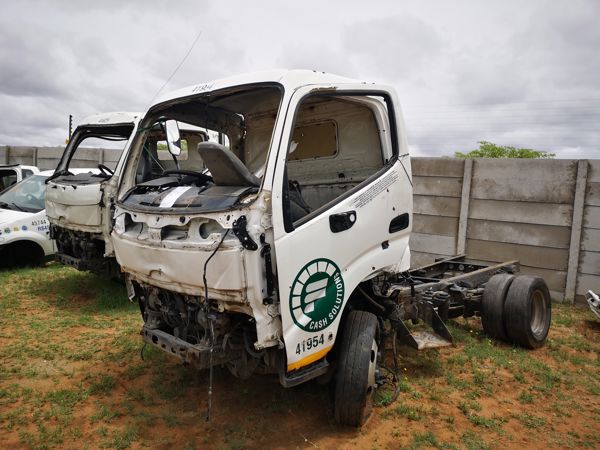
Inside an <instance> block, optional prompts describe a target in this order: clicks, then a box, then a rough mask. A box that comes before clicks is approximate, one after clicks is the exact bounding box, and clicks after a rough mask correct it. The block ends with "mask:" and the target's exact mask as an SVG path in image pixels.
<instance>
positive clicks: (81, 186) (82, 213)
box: [46, 112, 139, 276]
mask: <svg viewBox="0 0 600 450" xmlns="http://www.w3.org/2000/svg"><path fill="white" fill-rule="evenodd" d="M138 117H139V114H138V113H127V112H115V113H103V114H97V115H94V116H91V117H88V118H86V119H84V120H83V121H82V123H81V124H79V126H77V128H76V129H75V131H74V132H73V135H72V136H71V138H70V140H69V142H68V144H67V146H66V148H65V151H64V153H63V155H62V158H61V159H60V161H59V163H58V166H57V167H56V170H55V172H54V175H52V176H51V177H50V178H49V179H48V181H47V186H48V189H47V194H46V213H47V216H48V220H49V222H50V234H51V237H52V238H53V239H55V241H56V245H57V253H56V258H57V260H58V261H60V262H62V263H64V264H68V265H71V266H73V267H76V268H77V269H79V270H90V271H93V272H96V273H102V274H106V275H113V276H114V275H117V274H118V272H119V271H118V266H117V264H116V261H115V259H114V253H113V249H112V245H111V242H110V239H109V236H110V231H111V223H112V213H113V209H112V204H113V197H114V194H115V191H116V187H117V180H118V173H119V170H120V166H119V163H117V164H116V165H115V163H111V162H105V163H99V164H98V165H97V167H98V170H94V171H91V172H87V173H75V172H76V171H75V170H74V168H76V167H79V166H80V165H81V164H85V165H89V162H88V161H85V162H83V161H84V160H85V159H91V160H95V161H98V156H97V153H96V152H97V150H96V149H97V148H101V149H103V148H114V149H118V150H121V151H124V150H125V149H126V147H127V143H128V141H129V139H130V137H131V135H132V134H133V132H134V130H135V128H136V123H137V119H138ZM86 153H90V154H89V155H87V154H86Z"/></svg>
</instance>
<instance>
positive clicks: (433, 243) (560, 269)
mask: <svg viewBox="0 0 600 450" xmlns="http://www.w3.org/2000/svg"><path fill="white" fill-rule="evenodd" d="M413 176H414V185H415V196H414V201H415V216H414V228H413V230H414V234H413V237H412V239H411V249H412V251H413V266H418V265H421V264H423V263H428V262H432V261H433V260H434V259H435V258H436V257H439V256H444V255H451V254H461V253H466V254H467V255H468V256H469V257H472V258H475V259H479V260H483V261H490V262H492V261H506V260H511V259H518V260H520V262H521V271H522V272H523V273H530V274H536V275H540V276H542V277H544V278H545V279H546V281H547V283H548V286H549V288H550V290H551V291H552V295H553V297H554V298H556V299H561V300H562V299H563V298H567V299H569V300H574V299H575V297H576V296H583V295H584V294H585V293H586V292H587V290H588V289H594V290H597V291H600V161H598V160H596V161H587V160H581V161H576V160H503V159H495V160H494V159H477V160H457V159H452V158H448V159H445V158H413Z"/></svg>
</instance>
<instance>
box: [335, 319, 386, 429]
mask: <svg viewBox="0 0 600 450" xmlns="http://www.w3.org/2000/svg"><path fill="white" fill-rule="evenodd" d="M378 335H379V333H378V322H377V317H376V316H375V315H374V314H372V313H370V312H366V311H351V312H350V313H349V314H348V316H347V318H346V322H345V324H344V330H343V336H342V338H343V341H342V346H341V349H340V355H339V364H338V368H337V374H336V379H335V394H334V413H335V420H336V422H337V423H338V424H340V425H347V426H352V427H360V426H361V425H363V424H364V423H365V422H366V421H367V419H368V418H369V416H370V415H371V412H372V410H373V393H374V391H375V389H376V387H377V384H376V372H377V361H378V357H379V355H378V354H379V340H378V337H379V336H378Z"/></svg>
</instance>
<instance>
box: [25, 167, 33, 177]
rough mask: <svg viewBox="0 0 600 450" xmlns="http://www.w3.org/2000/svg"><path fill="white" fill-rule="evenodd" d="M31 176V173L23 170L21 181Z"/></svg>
mask: <svg viewBox="0 0 600 450" xmlns="http://www.w3.org/2000/svg"><path fill="white" fill-rule="evenodd" d="M31 175H33V171H32V170H29V169H23V179H25V178H27V177H30V176H31Z"/></svg>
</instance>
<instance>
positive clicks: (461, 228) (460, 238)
mask: <svg viewBox="0 0 600 450" xmlns="http://www.w3.org/2000/svg"><path fill="white" fill-rule="evenodd" d="M472 178H473V160H472V159H471V158H465V165H464V169H463V182H462V194H461V198H460V215H459V219H458V235H457V237H456V254H457V255H462V254H464V253H465V251H466V249H467V225H468V223H469V201H470V199H471V179H472Z"/></svg>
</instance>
